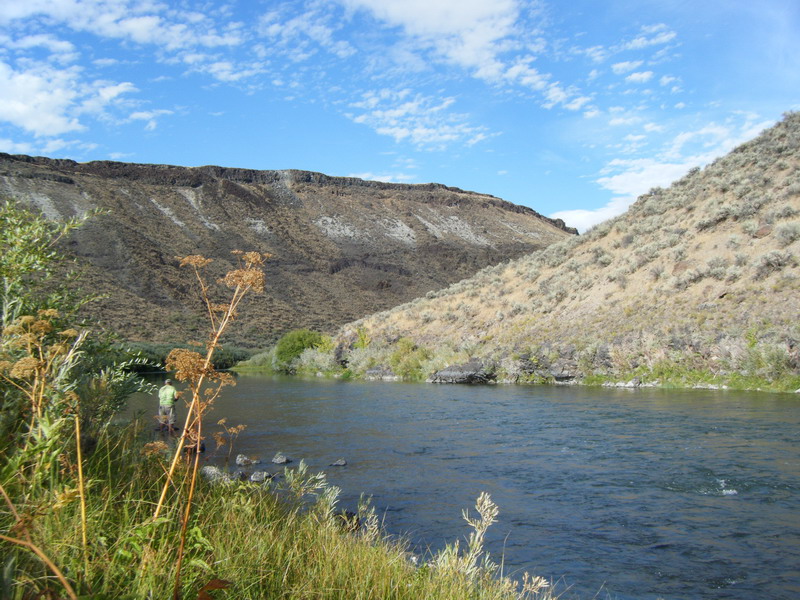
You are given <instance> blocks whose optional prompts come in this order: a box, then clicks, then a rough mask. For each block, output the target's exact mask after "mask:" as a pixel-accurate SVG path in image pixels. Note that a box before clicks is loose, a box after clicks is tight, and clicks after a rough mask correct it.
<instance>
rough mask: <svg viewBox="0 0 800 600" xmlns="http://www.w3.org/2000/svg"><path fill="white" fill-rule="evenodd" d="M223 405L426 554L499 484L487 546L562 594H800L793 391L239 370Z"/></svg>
mask: <svg viewBox="0 0 800 600" xmlns="http://www.w3.org/2000/svg"><path fill="white" fill-rule="evenodd" d="M155 404H156V402H155V400H154V399H153V398H137V399H135V400H134V401H132V408H133V409H135V408H145V407H147V410H148V411H151V409H152V411H154V410H155V408H154V407H155ZM152 411H151V412H152ZM223 416H224V417H226V418H227V419H228V424H229V425H235V424H238V423H246V424H247V425H248V428H247V429H246V430H245V431H244V432H243V433H242V434H241V435H240V437H239V439H238V441H237V444H236V446H237V447H236V452H241V453H244V454H247V455H255V456H259V457H261V458H262V459H264V460H265V461H266V462H267V464H268V467H269V468H270V469H269V470H271V471H273V472H277V471H280V470H281V468H279V467H278V466H277V465H272V464H269V461H270V459H271V458H272V456H274V454H275V453H276V452H278V451H280V452H283V453H284V454H286V455H287V456H289V457H290V458H292V459H293V460H294V463H293V464H295V465H296V464H297V462H299V460H300V459H301V458H304V459H305V460H306V462H308V463H309V465H310V467H311V469H312V470H325V471H326V472H327V473H328V475H329V480H330V481H331V482H332V483H333V484H335V485H338V486H340V487H341V488H342V490H343V506H344V507H346V508H354V507H355V505H356V504H357V501H358V497H359V495H360V494H361V493H362V492H363V493H365V494H367V495H371V496H372V498H373V504H374V505H375V506H376V507H377V509H378V511H379V512H380V513H381V514H382V515H383V516H384V523H385V527H386V529H387V530H388V531H389V532H391V533H396V534H400V533H402V534H405V535H406V536H407V537H408V538H409V539H410V540H411V541H412V543H413V544H415V545H416V547H417V550H418V551H420V552H424V550H425V548H431V549H438V548H441V547H442V546H443V545H444V544H445V543H447V542H451V541H453V540H455V539H458V538H463V537H464V536H466V535H467V533H468V530H467V529H468V528H467V526H466V524H465V523H464V522H463V520H462V518H461V510H462V509H464V508H472V506H473V505H474V502H475V499H476V498H477V496H478V494H479V493H480V492H482V491H487V492H489V493H490V494H491V496H492V499H493V500H494V501H495V502H496V503H497V504H498V505H499V506H500V510H501V512H500V518H499V522H498V523H497V524H496V525H495V526H494V527H493V529H490V531H489V534H488V536H487V538H488V548H489V550H490V551H491V553H492V555H493V558H495V560H499V559H501V558H503V561H504V569H505V572H506V573H518V574H521V573H522V571H525V570H527V571H531V572H532V573H536V574H539V575H544V576H546V577H551V578H554V579H557V580H560V583H559V586H558V589H559V590H561V591H562V592H564V597H566V598H571V597H583V598H585V597H594V596H595V595H597V596H598V597H601V598H605V597H611V598H637V599H638V598H653V599H655V598H665V599H670V598H752V597H754V596H758V597H763V598H772V599H776V598H798V597H800V567H799V566H798V565H800V512H798V509H800V500H799V499H798V491H800V446H799V445H798V441H799V439H798V438H800V428H798V425H800V403H799V402H798V401H797V398H796V397H793V396H788V395H767V394H744V393H732V392H702V391H691V392H688V391H663V390H624V389H623V390H616V389H609V390H607V389H591V388H577V387H575V388H572V387H568V388H566V387H516V386H509V387H506V386H491V387H467V386H434V385H425V384H386V383H366V382H348V383H346V382H338V381H304V380H298V379H280V378H269V377H257V376H241V377H239V378H238V385H237V386H236V387H234V388H230V389H229V390H228V391H227V393H226V394H225V396H224V397H223V398H221V399H220V400H219V401H218V402H217V406H216V409H215V412H214V413H213V414H212V416H211V418H209V423H215V422H216V421H217V420H218V419H219V418H221V417H223ZM213 429H214V427H213V426H212V430H213ZM210 446H212V447H213V442H212V443H211V444H210ZM339 458H344V459H346V460H347V463H348V464H347V466H346V467H330V466H329V465H330V463H332V462H334V461H335V460H337V459H339ZM211 460H215V459H214V458H213V457H212V458H211ZM216 460H218V461H219V462H222V460H221V457H218V458H217V459H216ZM290 466H291V465H290Z"/></svg>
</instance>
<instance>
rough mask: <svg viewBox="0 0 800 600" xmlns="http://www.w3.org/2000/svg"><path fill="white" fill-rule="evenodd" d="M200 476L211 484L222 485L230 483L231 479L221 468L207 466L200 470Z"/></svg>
mask: <svg viewBox="0 0 800 600" xmlns="http://www.w3.org/2000/svg"><path fill="white" fill-rule="evenodd" d="M200 476H201V477H203V478H204V479H206V480H207V481H210V482H211V483H220V482H226V481H230V480H231V477H230V475H228V474H227V473H225V472H224V471H223V470H222V469H220V468H219V467H215V466H213V465H206V466H204V467H202V468H201V469H200Z"/></svg>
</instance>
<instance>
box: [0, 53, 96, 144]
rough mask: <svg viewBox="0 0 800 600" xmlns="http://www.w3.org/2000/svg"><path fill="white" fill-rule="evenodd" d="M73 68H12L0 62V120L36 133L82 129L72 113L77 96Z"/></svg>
mask: <svg viewBox="0 0 800 600" xmlns="http://www.w3.org/2000/svg"><path fill="white" fill-rule="evenodd" d="M79 77H80V72H79V70H78V69H77V68H70V69H64V70H59V69H54V68H52V67H48V66H46V65H41V66H39V67H37V68H36V69H31V70H29V71H16V70H14V69H13V68H12V67H10V66H9V65H7V64H6V63H3V62H0V121H5V122H7V123H11V124H12V125H15V126H17V127H20V128H22V129H24V130H25V131H28V132H29V133H32V134H34V135H36V136H43V135H45V136H46V135H61V134H63V133H67V132H70V131H78V130H80V129H83V126H82V125H81V124H80V122H79V121H78V119H77V118H76V117H75V115H74V114H72V110H73V109H74V107H75V105H76V103H77V102H78V101H79V99H80V95H81V94H80V90H79V88H80V84H79Z"/></svg>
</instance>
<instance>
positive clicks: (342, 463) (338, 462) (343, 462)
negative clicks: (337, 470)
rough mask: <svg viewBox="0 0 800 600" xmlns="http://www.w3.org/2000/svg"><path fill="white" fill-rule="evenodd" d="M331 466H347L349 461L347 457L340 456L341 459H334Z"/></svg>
mask: <svg viewBox="0 0 800 600" xmlns="http://www.w3.org/2000/svg"><path fill="white" fill-rule="evenodd" d="M330 466H331V467H346V466H347V461H346V460H345V459H343V458H340V459H339V460H335V461H333V462H332V463H331V464H330Z"/></svg>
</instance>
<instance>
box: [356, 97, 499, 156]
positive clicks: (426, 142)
mask: <svg viewBox="0 0 800 600" xmlns="http://www.w3.org/2000/svg"><path fill="white" fill-rule="evenodd" d="M454 103H455V99H454V98H452V97H445V98H433V97H430V96H424V95H421V94H413V93H412V92H411V91H410V90H408V89H405V90H400V91H395V90H388V89H384V90H380V91H377V92H368V93H366V94H364V96H363V98H362V100H361V101H359V102H355V103H353V104H351V107H352V108H356V109H360V110H361V111H362V112H361V113H360V114H357V115H353V114H351V115H348V116H349V117H350V118H351V119H352V120H353V121H354V122H356V123H360V124H363V125H367V126H369V127H371V128H372V129H373V130H375V132H376V133H378V134H380V135H387V136H390V137H392V138H394V140H395V141H396V142H410V143H411V144H414V145H416V146H420V147H429V148H442V147H444V146H445V145H447V144H450V143H463V144H467V145H472V144H475V143H477V142H479V141H481V140H483V139H486V137H487V133H486V130H485V128H483V127H477V126H472V125H470V124H469V123H468V122H467V118H466V117H465V116H464V115H460V114H455V113H452V112H450V111H449V110H448V109H449V108H450V107H451V106H452V105H453V104H454Z"/></svg>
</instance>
